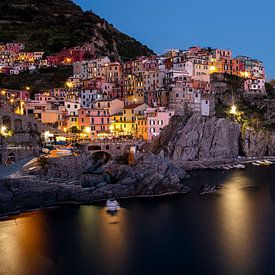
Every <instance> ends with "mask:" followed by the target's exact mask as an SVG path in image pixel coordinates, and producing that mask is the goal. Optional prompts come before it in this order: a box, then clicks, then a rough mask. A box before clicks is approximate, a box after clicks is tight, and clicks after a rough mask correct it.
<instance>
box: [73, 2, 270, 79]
mask: <svg viewBox="0 0 275 275" xmlns="http://www.w3.org/2000/svg"><path fill="white" fill-rule="evenodd" d="M73 1H74V2H75V3H76V4H78V5H80V6H81V7H82V8H83V9H84V10H92V11H93V12H94V13H96V14H97V15H99V16H100V17H102V18H104V19H106V20H107V21H108V22H109V23H112V24H113V25H114V26H115V27H116V28H117V29H119V30H120V31H122V32H124V33H126V34H128V35H130V36H132V37H134V38H136V39H137V40H139V41H140V42H142V43H143V44H145V45H147V46H148V47H149V48H151V49H152V50H154V51H155V52H156V53H159V54H161V53H164V51H165V50H166V49H187V48H188V47H191V46H194V45H198V46H202V47H212V48H225V49H231V50H233V55H234V56H236V55H246V56H250V57H253V58H256V59H260V60H262V61H263V62H264V64H265V67H266V73H267V77H268V78H269V79H271V78H275V12H274V11H275V0H227V1H225V0H193V1H192V0H188V1H187V0H166V1H164V0H73Z"/></svg>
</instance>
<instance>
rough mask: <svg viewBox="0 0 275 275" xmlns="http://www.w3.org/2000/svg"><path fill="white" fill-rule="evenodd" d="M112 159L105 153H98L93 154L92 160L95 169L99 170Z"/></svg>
mask: <svg viewBox="0 0 275 275" xmlns="http://www.w3.org/2000/svg"><path fill="white" fill-rule="evenodd" d="M111 159H112V156H111V155H110V154H109V153H107V152H105V151H97V152H95V153H93V154H92V156H91V160H92V161H93V162H94V168H99V167H101V166H103V165H105V164H106V163H108V162H109V161H110V160H111Z"/></svg>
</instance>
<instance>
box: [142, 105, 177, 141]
mask: <svg viewBox="0 0 275 275" xmlns="http://www.w3.org/2000/svg"><path fill="white" fill-rule="evenodd" d="M174 114H175V111H170V110H168V109H166V108H164V107H159V108H148V109H147V110H146V111H145V116H146V117H147V131H148V140H154V138H155V137H157V136H159V135H160V134H161V132H162V130H163V128H164V127H165V126H167V125H168V124H169V122H170V119H171V117H172V116H174Z"/></svg>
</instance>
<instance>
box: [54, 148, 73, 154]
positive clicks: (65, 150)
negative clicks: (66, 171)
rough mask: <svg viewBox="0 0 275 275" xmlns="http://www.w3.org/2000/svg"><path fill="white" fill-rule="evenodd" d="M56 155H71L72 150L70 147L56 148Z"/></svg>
mask: <svg viewBox="0 0 275 275" xmlns="http://www.w3.org/2000/svg"><path fill="white" fill-rule="evenodd" d="M56 153H57V155H59V156H60V155H61V156H71V155H72V151H71V150H70V149H66V148H64V149H57V150H56Z"/></svg>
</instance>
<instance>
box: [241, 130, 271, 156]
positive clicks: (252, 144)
mask: <svg viewBox="0 0 275 275" xmlns="http://www.w3.org/2000/svg"><path fill="white" fill-rule="evenodd" d="M242 150H243V153H244V154H245V156H247V157H255V156H256V157H262V156H274V155H275V133H274V132H271V131H264V130H260V131H255V130H254V129H252V128H247V129H246V130H245V132H244V134H243V136H242Z"/></svg>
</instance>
